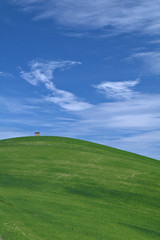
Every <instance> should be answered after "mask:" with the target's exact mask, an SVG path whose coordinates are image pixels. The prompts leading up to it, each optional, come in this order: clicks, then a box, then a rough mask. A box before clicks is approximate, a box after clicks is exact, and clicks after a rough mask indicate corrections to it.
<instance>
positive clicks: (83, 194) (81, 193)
mask: <svg viewBox="0 0 160 240" xmlns="http://www.w3.org/2000/svg"><path fill="white" fill-rule="evenodd" d="M159 190H160V161H157V160H154V159H151V158H147V157H143V156H140V155H136V154H133V153H129V152H125V151H122V150H118V149H115V148H111V147H107V146H104V145H100V144H96V143H91V142H87V141H82V140H76V139H71V138H62V137H23V138H14V139H7V140H1V141H0V239H1V240H153V239H156V240H157V239H160V191H159Z"/></svg>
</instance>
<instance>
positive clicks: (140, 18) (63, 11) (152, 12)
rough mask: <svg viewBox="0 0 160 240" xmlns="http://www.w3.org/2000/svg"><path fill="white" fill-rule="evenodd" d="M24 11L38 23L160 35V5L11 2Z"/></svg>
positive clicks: (145, 1)
mask: <svg viewBox="0 0 160 240" xmlns="http://www.w3.org/2000/svg"><path fill="white" fill-rule="evenodd" d="M10 1H11V2H13V3H16V4H18V5H20V6H21V7H22V8H23V9H24V10H25V11H34V13H35V19H46V18H50V19H54V20H56V21H57V22H58V23H59V24H62V25H66V26H70V27H75V28H77V27H78V28H79V27H82V28H85V29H102V28H106V27H112V28H114V29H115V30H116V31H118V32H131V31H137V30H138V31H140V32H141V33H149V34H158V33H159V31H160V21H159V12H160V1H159V0H152V1H150V0H139V1H128V0H123V1H118V0H95V1H92V0H85V1H84V0H77V1H75V0H61V1H57V0H48V1H45V0H21V1H18V0H10Z"/></svg>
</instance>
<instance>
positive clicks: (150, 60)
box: [131, 51, 160, 75]
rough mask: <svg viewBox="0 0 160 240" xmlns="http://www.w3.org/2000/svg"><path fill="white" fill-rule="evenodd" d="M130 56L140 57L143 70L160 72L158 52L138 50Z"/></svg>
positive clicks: (153, 72) (159, 53) (159, 54)
mask: <svg viewBox="0 0 160 240" xmlns="http://www.w3.org/2000/svg"><path fill="white" fill-rule="evenodd" d="M131 58H137V59H140V60H141V61H143V62H144V63H145V66H146V68H145V71H147V72H148V71H149V72H151V73H152V74H157V75H159V74H160V52H158V51H154V52H153V51H150V52H138V53H135V54H133V55H132V56H131Z"/></svg>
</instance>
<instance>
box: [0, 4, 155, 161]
mask: <svg viewBox="0 0 160 240" xmlns="http://www.w3.org/2000/svg"><path fill="white" fill-rule="evenodd" d="M0 31H1V34H0V36H1V37H0V139H5V138H12V137H21V136H33V135H34V132H35V131H40V133H41V135H42V136H43V135H44V136H63V137H71V138H78V139H83V140H87V141H92V142H96V143H100V144H104V145H108V146H111V147H116V148H119V149H123V150H126V151H130V152H134V153H137V154H141V155H144V156H148V157H152V158H156V159H158V160H160V0H152V1H150V0H135V1H131V0H94V1H93V0H76V1H75V0H61V1H57V0H47V1H46V0H6V1H0Z"/></svg>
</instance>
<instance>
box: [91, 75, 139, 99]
mask: <svg viewBox="0 0 160 240" xmlns="http://www.w3.org/2000/svg"><path fill="white" fill-rule="evenodd" d="M138 83H139V79H136V80H134V81H123V82H109V81H107V82H103V83H101V84H98V85H96V86H94V87H95V88H97V89H98V90H99V91H100V92H101V93H102V94H104V95H105V96H106V97H107V98H116V99H130V98H132V97H135V95H136V94H137V92H135V91H133V90H132V89H131V88H133V87H135V86H136V85H137V84H138Z"/></svg>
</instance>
